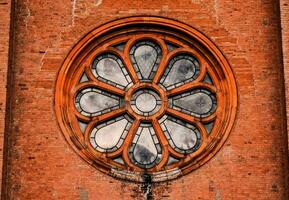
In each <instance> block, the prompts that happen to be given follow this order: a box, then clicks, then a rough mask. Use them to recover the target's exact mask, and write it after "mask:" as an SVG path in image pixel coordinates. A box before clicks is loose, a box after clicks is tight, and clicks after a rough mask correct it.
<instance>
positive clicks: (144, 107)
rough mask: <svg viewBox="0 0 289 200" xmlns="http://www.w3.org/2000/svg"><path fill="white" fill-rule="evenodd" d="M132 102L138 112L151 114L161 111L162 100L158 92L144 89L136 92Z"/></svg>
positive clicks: (146, 114)
mask: <svg viewBox="0 0 289 200" xmlns="http://www.w3.org/2000/svg"><path fill="white" fill-rule="evenodd" d="M130 103H131V107H132V109H133V110H134V111H135V112H136V113H137V114H139V115H143V116H151V115H153V114H155V113H156V112H158V111H159V109H160V107H161V104H162V101H161V98H160V97H159V95H158V94H157V93H156V92H154V91H152V90H149V89H143V90H139V91H137V92H136V93H134V95H133V96H132V98H131V102H130Z"/></svg>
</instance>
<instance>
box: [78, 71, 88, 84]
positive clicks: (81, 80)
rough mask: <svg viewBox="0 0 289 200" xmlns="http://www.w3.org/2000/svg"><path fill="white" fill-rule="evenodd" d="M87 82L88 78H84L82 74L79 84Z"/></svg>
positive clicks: (84, 75)
mask: <svg viewBox="0 0 289 200" xmlns="http://www.w3.org/2000/svg"><path fill="white" fill-rule="evenodd" d="M87 81H89V80H88V77H87V76H86V74H85V73H83V75H82V76H81V78H80V81H79V82H80V83H83V82H87Z"/></svg>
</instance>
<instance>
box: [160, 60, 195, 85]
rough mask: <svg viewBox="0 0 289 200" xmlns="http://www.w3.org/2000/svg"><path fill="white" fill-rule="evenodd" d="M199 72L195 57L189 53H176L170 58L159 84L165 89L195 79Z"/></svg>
mask: <svg viewBox="0 0 289 200" xmlns="http://www.w3.org/2000/svg"><path fill="white" fill-rule="evenodd" d="M199 73H200V65H199V62H198V61H197V59H195V58H194V57H193V56H190V55H178V56H176V57H174V58H173V59H172V60H170V62H169V64H168V67H167V68H166V70H165V72H164V74H163V77H162V78H161V80H160V84H161V85H162V86H164V87H165V88H166V89H167V90H169V89H172V88H175V87H178V86H180V85H183V84H185V83H187V82H190V81H192V80H195V79H196V78H197V77H198V75H199Z"/></svg>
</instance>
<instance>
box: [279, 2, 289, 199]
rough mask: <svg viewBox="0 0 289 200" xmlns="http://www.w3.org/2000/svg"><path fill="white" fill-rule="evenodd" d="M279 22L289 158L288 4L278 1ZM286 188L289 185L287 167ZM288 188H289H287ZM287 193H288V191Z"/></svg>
mask: <svg viewBox="0 0 289 200" xmlns="http://www.w3.org/2000/svg"><path fill="white" fill-rule="evenodd" d="M280 20H281V28H282V29H281V34H282V38H281V39H282V53H283V70H284V85H285V98H286V111H287V134H288V135H287V142H288V143H287V144H288V145H287V147H288V154H287V155H288V156H289V131H288V128H289V2H288V1H286V0H280ZM287 169H288V171H287V186H288V184H289V167H288V165H287ZM288 187H289V186H288ZM288 193H289V191H288Z"/></svg>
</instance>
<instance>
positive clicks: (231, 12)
mask: <svg viewBox="0 0 289 200" xmlns="http://www.w3.org/2000/svg"><path fill="white" fill-rule="evenodd" d="M6 2H7V4H6ZM287 4H288V3H287V1H286V0H281V1H280V5H279V2H278V1H274V0H263V1H253V0H249V1H244V0H234V1H231V0H222V1H217V0H215V1H209V0H176V1H165V0H158V1H153V0H147V1H143V0H139V1H128V0H119V1H107V0H102V1H101V0H98V1H95V0H72V1H60V0H54V1H52V0H49V1H36V0H23V1H16V5H15V16H14V18H13V22H14V23H15V30H14V49H13V52H12V54H13V58H14V60H13V66H12V67H13V68H11V69H13V70H11V76H12V80H11V83H9V86H10V87H8V88H9V89H10V91H8V93H7V91H6V86H7V83H6V80H7V78H6V77H7V69H8V58H9V56H8V50H9V48H8V47H9V27H10V11H11V8H10V5H11V3H10V1H8V0H7V1H4V0H0V64H1V68H0V78H1V83H0V94H1V95H0V98H1V99H0V102H1V103H2V104H0V109H1V112H0V153H1V156H2V152H1V150H2V149H3V148H2V146H3V135H4V134H3V133H4V124H5V108H6V94H9V95H11V97H9V99H11V106H12V108H11V109H10V110H6V112H9V113H12V115H11V116H12V119H11V120H10V121H8V122H9V125H10V127H11V130H10V129H6V130H9V132H5V134H7V135H8V136H7V137H8V138H9V142H8V144H7V146H5V148H6V149H7V151H8V154H5V155H6V157H5V158H4V161H5V164H7V165H6V166H7V167H8V168H7V170H5V171H4V174H3V176H4V178H5V181H4V182H3V184H4V186H3V188H4V190H3V191H2V192H5V194H4V195H3V199H83V200H85V199H99V198H101V199H145V197H146V191H145V190H146V188H147V187H146V186H145V185H143V184H136V183H131V182H126V181H121V180H117V179H114V178H112V177H110V176H108V175H106V174H103V173H101V172H100V171H98V170H96V169H94V168H93V167H91V166H89V165H88V164H87V163H86V162H84V161H83V160H82V159H81V158H80V157H79V156H77V155H76V153H75V152H74V151H73V150H72V148H71V147H70V146H69V145H68V143H67V142H66V141H65V139H64V137H63V135H62V133H61V131H60V128H59V127H58V124H57V121H56V117H55V112H54V103H53V102H54V92H55V91H54V85H55V81H56V77H57V73H58V70H59V69H60V67H61V64H62V61H63V60H64V58H65V56H66V55H67V54H68V52H69V51H70V50H71V48H72V47H73V45H74V44H76V43H77V41H78V40H79V39H80V38H81V37H82V36H83V35H84V34H86V33H87V32H89V31H90V30H92V29H93V28H95V27H97V26H99V25H101V24H103V23H105V22H108V21H112V20H115V19H118V18H121V17H127V16H135V15H149V16H151V15H153V16H161V17H168V18H173V19H176V20H179V21H181V22H184V23H186V24H189V25H191V26H193V27H195V28H197V29H198V30H200V31H201V32H202V33H204V34H205V35H206V36H207V37H208V38H210V39H211V40H212V41H213V42H214V43H215V44H216V45H217V46H218V47H219V48H220V50H221V51H222V52H223V54H224V55H225V56H226V58H227V59H228V61H229V63H230V64H231V67H232V70H233V72H234V75H235V78H236V81H237V87H238V95H239V97H238V112H237V118H236V121H235V124H234V127H233V129H232V131H231V134H230V136H229V138H228V140H227V141H226V143H225V145H224V146H223V147H222V149H221V150H220V151H219V152H218V153H217V154H216V155H215V156H214V157H213V159H211V160H210V161H209V162H208V163H206V164H205V165H204V166H202V167H200V168H199V169H197V170H195V171H193V172H192V173H190V174H188V175H186V176H184V177H181V178H179V179H176V180H174V181H169V182H163V183H153V184H152V186H151V195H152V198H153V199H208V200H209V199H216V200H220V199H222V200H225V199H228V200H229V199H258V200H259V199H260V200H261V199H284V200H286V199H288V192H289V191H288V184H287V181H288V135H287V134H288V133H287V129H286V125H287V124H288V121H287V117H286V112H285V110H286V108H287V113H288V112H289V110H288V109H289V103H288V101H287V104H285V99H288V94H287V93H288V92H289V87H288V77H289V70H288V69H289V51H288V50H289V46H288V44H289V35H288V34H289V6H288V5H287ZM279 6H280V7H279ZM12 9H13V8H12ZM280 10H281V21H280ZM280 23H281V25H282V28H283V29H282V40H281V29H280ZM282 44H283V54H282V48H281V47H282ZM282 60H283V63H284V68H283V63H282ZM2 66H3V67H2ZM283 69H284V70H283ZM284 79H285V82H284ZM284 84H285V88H284ZM285 92H286V95H285ZM285 97H286V98H285ZM285 105H286V106H285ZM8 122H7V123H8ZM288 125H289V124H288ZM2 160H3V159H2V157H0V164H1V162H2Z"/></svg>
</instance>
